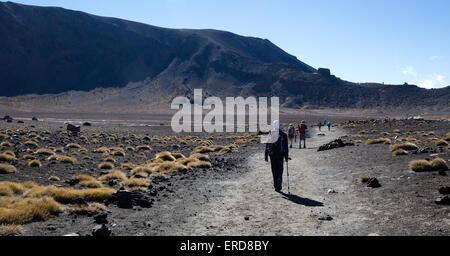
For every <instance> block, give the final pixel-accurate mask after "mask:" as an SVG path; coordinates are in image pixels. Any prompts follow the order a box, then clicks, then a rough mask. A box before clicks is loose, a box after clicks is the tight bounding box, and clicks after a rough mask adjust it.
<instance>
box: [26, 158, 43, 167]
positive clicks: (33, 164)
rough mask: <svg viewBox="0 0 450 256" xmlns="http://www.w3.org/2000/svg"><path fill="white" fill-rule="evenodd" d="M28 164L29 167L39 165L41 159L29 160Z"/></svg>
mask: <svg viewBox="0 0 450 256" xmlns="http://www.w3.org/2000/svg"><path fill="white" fill-rule="evenodd" d="M28 166H30V167H41V166H42V164H41V161H39V160H36V159H35V160H31V161H29V162H28Z"/></svg>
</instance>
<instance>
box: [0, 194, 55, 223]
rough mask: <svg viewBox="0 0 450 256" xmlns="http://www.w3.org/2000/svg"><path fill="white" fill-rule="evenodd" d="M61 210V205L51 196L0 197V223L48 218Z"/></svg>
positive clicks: (26, 221) (25, 221) (27, 221)
mask: <svg viewBox="0 0 450 256" xmlns="http://www.w3.org/2000/svg"><path fill="white" fill-rule="evenodd" d="M59 212H61V205H60V204H59V203H57V202H56V201H55V200H54V199H53V198H51V197H48V196H44V197H41V198H25V199H23V198H21V197H6V198H5V197H2V198H0V223H1V224H24V223H29V222H31V221H40V220H46V219H48V218H50V217H51V216H52V215H55V214H57V213H59Z"/></svg>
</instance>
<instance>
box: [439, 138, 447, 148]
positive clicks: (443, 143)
mask: <svg viewBox="0 0 450 256" xmlns="http://www.w3.org/2000/svg"><path fill="white" fill-rule="evenodd" d="M447 145H448V143H447V141H445V140H444V139H440V140H438V141H436V146H438V147H445V146H447Z"/></svg>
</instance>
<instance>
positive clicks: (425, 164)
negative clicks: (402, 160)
mask: <svg viewBox="0 0 450 256" xmlns="http://www.w3.org/2000/svg"><path fill="white" fill-rule="evenodd" d="M409 168H411V170H413V171H415V172H429V171H433V167H432V166H431V163H430V162H429V161H427V160H414V161H412V162H411V163H409Z"/></svg>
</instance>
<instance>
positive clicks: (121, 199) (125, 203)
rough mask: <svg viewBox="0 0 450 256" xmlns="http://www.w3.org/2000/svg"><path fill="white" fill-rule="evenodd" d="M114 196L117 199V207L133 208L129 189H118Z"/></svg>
mask: <svg viewBox="0 0 450 256" xmlns="http://www.w3.org/2000/svg"><path fill="white" fill-rule="evenodd" d="M115 197H116V199H117V207H119V208H126V209H129V208H133V197H132V194H131V192H130V191H128V190H118V191H117V192H116V193H115Z"/></svg>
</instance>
